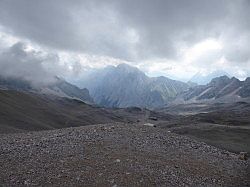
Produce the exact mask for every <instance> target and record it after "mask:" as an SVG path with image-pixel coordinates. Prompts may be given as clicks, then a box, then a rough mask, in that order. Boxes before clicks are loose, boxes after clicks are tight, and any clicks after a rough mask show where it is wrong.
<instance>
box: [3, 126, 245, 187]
mask: <svg viewBox="0 0 250 187" xmlns="http://www.w3.org/2000/svg"><path fill="white" fill-rule="evenodd" d="M0 184H1V185H2V186H33V185H38V186H113V187H119V186H171V187H172V186H250V170H249V161H244V160H239V159H238V155H236V154H234V153H230V152H228V151H224V150H220V149H217V148H215V147H212V146H209V145H207V144H205V143H202V142H197V141H195V140H192V139H190V138H188V137H185V136H180V135H177V134H174V133H171V132H169V131H167V130H163V129H160V128H157V127H150V126H144V125H133V124H120V123H119V124H118V123H117V124H105V125H93V126H84V127H76V128H67V129H59V130H51V131H39V132H30V133H20V134H7V135H1V137H0Z"/></svg>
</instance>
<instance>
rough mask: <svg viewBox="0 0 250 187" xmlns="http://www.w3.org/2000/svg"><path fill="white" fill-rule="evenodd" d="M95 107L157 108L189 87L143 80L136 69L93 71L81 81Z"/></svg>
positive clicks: (158, 79)
mask: <svg viewBox="0 0 250 187" xmlns="http://www.w3.org/2000/svg"><path fill="white" fill-rule="evenodd" d="M82 86H83V87H86V88H87V89H88V90H89V91H90V95H91V96H92V97H93V99H94V101H95V103H97V104H99V105H102V106H105V107H129V106H138V107H148V108H153V107H160V106H163V105H165V104H167V103H168V102H170V101H171V100H173V99H174V98H175V97H176V95H177V94H179V93H181V92H183V91H185V90H187V89H188V88H189V87H190V85H189V84H187V83H184V82H180V81H175V80H172V79H169V78H166V77H163V76H162V77H153V78H150V77H148V76H146V75H145V74H144V73H143V72H142V71H140V70H139V69H138V68H136V67H132V66H129V65H127V64H120V65H118V66H117V67H114V66H108V67H106V68H104V69H101V70H99V71H96V72H94V73H92V74H90V75H89V76H88V78H86V79H85V80H83V81H82Z"/></svg>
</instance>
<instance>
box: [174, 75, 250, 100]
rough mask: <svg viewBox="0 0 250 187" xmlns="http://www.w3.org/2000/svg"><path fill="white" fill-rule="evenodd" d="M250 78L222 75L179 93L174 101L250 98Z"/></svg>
mask: <svg viewBox="0 0 250 187" xmlns="http://www.w3.org/2000/svg"><path fill="white" fill-rule="evenodd" d="M249 98H250V78H247V79H246V80H245V81H240V80H238V79H237V78H235V77H232V78H229V77H227V76H221V77H217V78H214V79H212V81H211V82H210V83H208V84H207V85H200V86H196V87H193V88H190V89H189V90H187V91H185V92H182V93H181V94H179V95H178V96H177V97H176V99H175V100H174V101H173V103H194V102H204V101H207V102H237V101H244V100H249Z"/></svg>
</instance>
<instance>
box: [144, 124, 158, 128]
mask: <svg viewBox="0 0 250 187" xmlns="http://www.w3.org/2000/svg"><path fill="white" fill-rule="evenodd" d="M144 125H145V126H149V127H156V125H155V124H152V123H145V124H144Z"/></svg>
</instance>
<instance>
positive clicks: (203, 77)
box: [190, 70, 230, 85]
mask: <svg viewBox="0 0 250 187" xmlns="http://www.w3.org/2000/svg"><path fill="white" fill-rule="evenodd" d="M224 75H226V76H228V77H230V75H229V74H228V73H227V72H225V71H220V70H217V71H214V72H212V73H209V74H202V73H201V72H198V73H196V74H195V75H194V76H193V77H192V78H191V79H190V82H194V83H197V84H199V85H206V84H208V83H209V82H210V81H211V80H212V79H213V78H216V77H221V76H224Z"/></svg>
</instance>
